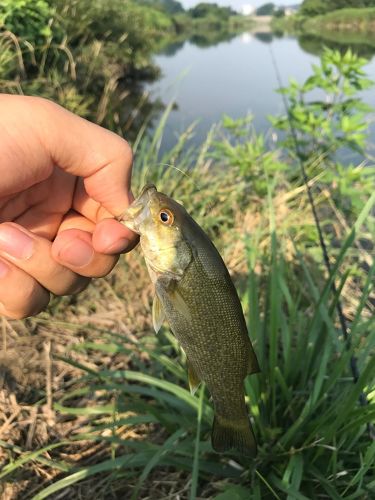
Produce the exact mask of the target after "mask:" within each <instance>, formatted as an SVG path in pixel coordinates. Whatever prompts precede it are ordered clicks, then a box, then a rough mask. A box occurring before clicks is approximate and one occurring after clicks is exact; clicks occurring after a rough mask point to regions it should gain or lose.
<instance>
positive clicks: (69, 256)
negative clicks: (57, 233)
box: [59, 239, 94, 267]
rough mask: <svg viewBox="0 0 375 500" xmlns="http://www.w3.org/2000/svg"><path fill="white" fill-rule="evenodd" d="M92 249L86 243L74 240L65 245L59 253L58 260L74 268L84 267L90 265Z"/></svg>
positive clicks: (92, 254)
mask: <svg viewBox="0 0 375 500" xmlns="http://www.w3.org/2000/svg"><path fill="white" fill-rule="evenodd" d="M93 256H94V249H93V248H92V246H90V245H89V244H88V243H86V242H84V241H82V240H78V239H75V240H73V241H71V242H69V243H67V244H66V245H65V246H64V247H63V248H62V249H61V250H60V252H59V258H60V259H61V260H62V261H64V262H66V263H67V264H70V265H71V266H74V267H84V266H87V265H88V264H90V262H91V260H92V258H93Z"/></svg>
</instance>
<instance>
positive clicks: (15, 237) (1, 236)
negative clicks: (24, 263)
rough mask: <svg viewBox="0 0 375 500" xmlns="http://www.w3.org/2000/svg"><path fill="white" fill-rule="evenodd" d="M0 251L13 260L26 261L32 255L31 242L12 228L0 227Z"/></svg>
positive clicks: (27, 237) (21, 232) (20, 232)
mask: <svg viewBox="0 0 375 500" xmlns="http://www.w3.org/2000/svg"><path fill="white" fill-rule="evenodd" d="M0 251H2V252H4V253H6V254H8V255H9V256H10V257H14V258H15V259H22V260H26V259H28V258H30V257H31V255H32V253H33V240H32V239H31V238H30V236H28V235H27V234H26V233H24V232H23V231H20V230H19V229H17V228H16V227H13V226H2V227H0Z"/></svg>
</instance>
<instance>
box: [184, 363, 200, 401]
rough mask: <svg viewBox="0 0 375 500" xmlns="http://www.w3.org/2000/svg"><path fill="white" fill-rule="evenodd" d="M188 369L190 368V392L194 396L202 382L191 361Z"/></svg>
mask: <svg viewBox="0 0 375 500" xmlns="http://www.w3.org/2000/svg"><path fill="white" fill-rule="evenodd" d="M187 367H188V378H189V386H190V392H191V394H192V395H193V396H194V394H195V393H196V391H197V389H198V387H199V385H200V383H201V381H200V379H199V377H198V375H197V374H196V371H195V370H194V368H193V365H192V364H191V363H190V361H189V360H187Z"/></svg>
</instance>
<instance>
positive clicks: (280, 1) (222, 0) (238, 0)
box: [180, 0, 302, 10]
mask: <svg viewBox="0 0 375 500" xmlns="http://www.w3.org/2000/svg"><path fill="white" fill-rule="evenodd" d="M200 1H201V0H180V2H181V3H182V4H183V6H184V7H192V6H193V5H196V4H197V3H199V2H200ZM202 1H203V0H202ZM204 1H205V2H210V3H217V4H219V5H224V6H230V7H232V8H233V9H236V10H240V9H241V7H242V6H243V5H249V4H250V5H253V6H254V7H260V6H261V5H264V4H265V3H268V2H272V3H274V4H275V5H293V4H297V3H300V2H301V1H302V0H204Z"/></svg>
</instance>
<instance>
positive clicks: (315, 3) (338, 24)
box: [273, 0, 375, 37]
mask: <svg viewBox="0 0 375 500" xmlns="http://www.w3.org/2000/svg"><path fill="white" fill-rule="evenodd" d="M273 27H274V28H275V29H286V30H289V31H302V32H305V33H318V32H324V31H333V30H339V31H352V32H353V31H356V32H373V33H374V37H375V0H328V1H326V0H304V2H303V3H302V5H301V7H300V9H299V10H298V12H297V13H296V14H295V15H293V16H289V17H283V16H275V17H274V20H273Z"/></svg>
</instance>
